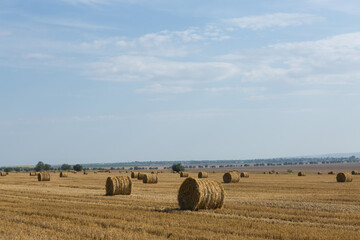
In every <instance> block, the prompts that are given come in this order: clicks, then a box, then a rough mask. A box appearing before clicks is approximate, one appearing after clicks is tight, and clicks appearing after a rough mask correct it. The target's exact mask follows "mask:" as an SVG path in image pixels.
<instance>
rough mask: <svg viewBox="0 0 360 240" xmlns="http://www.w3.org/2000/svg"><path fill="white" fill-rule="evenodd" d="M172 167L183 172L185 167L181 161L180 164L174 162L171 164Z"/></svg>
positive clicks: (175, 170)
mask: <svg viewBox="0 0 360 240" xmlns="http://www.w3.org/2000/svg"><path fill="white" fill-rule="evenodd" d="M171 169H172V170H173V171H174V172H181V171H184V170H185V168H184V167H183V166H182V165H181V163H178V164H175V163H174V164H173V165H172V166H171Z"/></svg>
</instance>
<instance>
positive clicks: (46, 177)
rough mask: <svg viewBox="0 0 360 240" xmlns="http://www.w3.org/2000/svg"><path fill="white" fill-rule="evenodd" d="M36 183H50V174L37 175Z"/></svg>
mask: <svg viewBox="0 0 360 240" xmlns="http://www.w3.org/2000/svg"><path fill="white" fill-rule="evenodd" d="M38 181H50V173H48V172H41V173H39V175H38Z"/></svg>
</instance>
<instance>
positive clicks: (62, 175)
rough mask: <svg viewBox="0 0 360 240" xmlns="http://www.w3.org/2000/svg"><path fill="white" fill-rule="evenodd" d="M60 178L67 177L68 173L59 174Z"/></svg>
mask: <svg viewBox="0 0 360 240" xmlns="http://www.w3.org/2000/svg"><path fill="white" fill-rule="evenodd" d="M60 177H68V173H67V172H60Z"/></svg>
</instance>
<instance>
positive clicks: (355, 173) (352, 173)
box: [351, 170, 359, 175]
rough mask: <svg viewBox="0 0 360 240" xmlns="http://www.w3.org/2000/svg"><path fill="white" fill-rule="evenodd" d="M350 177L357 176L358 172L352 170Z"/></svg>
mask: <svg viewBox="0 0 360 240" xmlns="http://www.w3.org/2000/svg"><path fill="white" fill-rule="evenodd" d="M351 175H359V172H358V171H355V170H353V171H351Z"/></svg>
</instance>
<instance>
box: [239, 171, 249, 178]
mask: <svg viewBox="0 0 360 240" xmlns="http://www.w3.org/2000/svg"><path fill="white" fill-rule="evenodd" d="M240 177H242V178H248V177H249V173H247V172H241V173H240Z"/></svg>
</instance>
